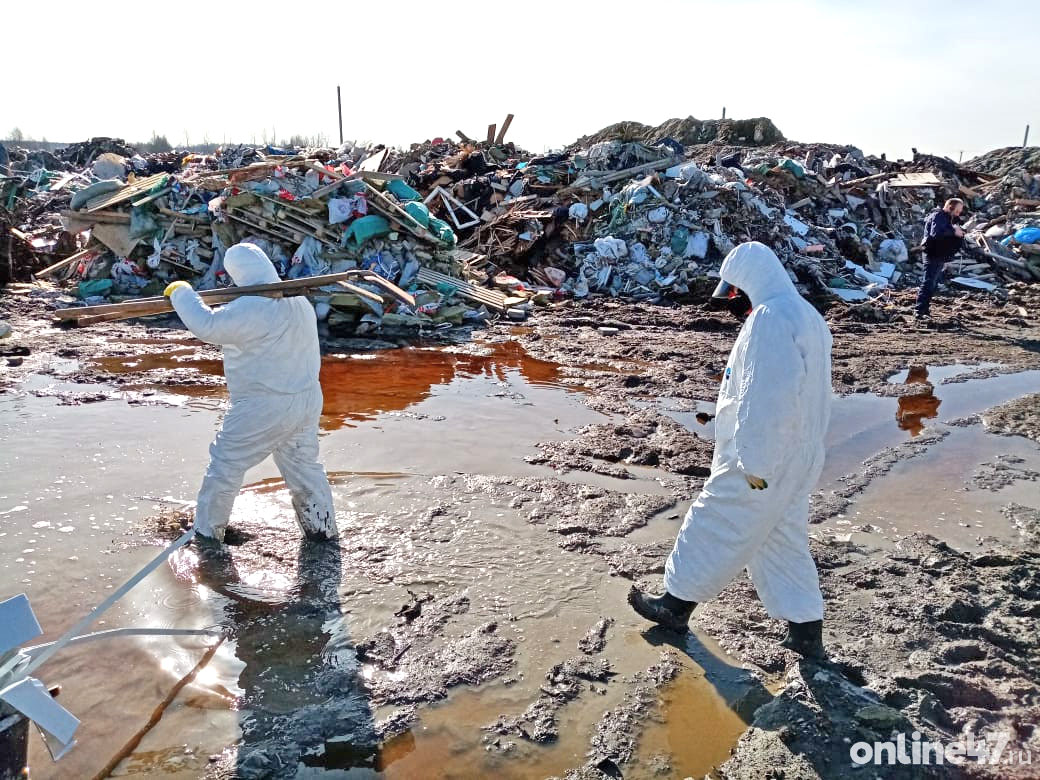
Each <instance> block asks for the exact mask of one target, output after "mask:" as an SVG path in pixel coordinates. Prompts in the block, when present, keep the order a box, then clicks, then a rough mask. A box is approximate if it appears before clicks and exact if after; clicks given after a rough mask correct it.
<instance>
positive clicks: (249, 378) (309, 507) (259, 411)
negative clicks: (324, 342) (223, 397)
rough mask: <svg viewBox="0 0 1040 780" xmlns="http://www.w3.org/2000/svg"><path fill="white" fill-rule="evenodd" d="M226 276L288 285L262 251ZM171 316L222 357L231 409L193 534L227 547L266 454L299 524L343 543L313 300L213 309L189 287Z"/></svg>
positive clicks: (233, 263)
mask: <svg viewBox="0 0 1040 780" xmlns="http://www.w3.org/2000/svg"><path fill="white" fill-rule="evenodd" d="M224 268H225V270H227V272H228V273H229V274H231V278H232V279H233V280H234V282H235V284H237V285H238V286H240V287H245V286H249V285H254V284H271V283H274V282H278V281H280V280H279V278H278V273H277V271H275V268H274V265H272V264H271V261H270V260H269V259H268V257H267V255H266V254H264V252H263V250H262V249H260V248H259V247H258V246H256V245H255V244H246V243H243V244H236V245H235V246H233V247H231V248H230V249H228V250H227V252H226V253H225V254H224ZM165 294H166V295H167V296H169V298H170V302H171V303H172V304H173V308H174V309H176V311H177V314H179V315H180V318H181V320H182V321H183V322H184V324H185V325H186V326H187V327H188V329H189V330H190V331H191V332H192V333H194V334H195V335H196V336H197V337H198V338H200V339H202V340H203V341H207V342H209V343H211V344H219V345H220V346H221V347H223V351H224V376H225V378H226V379H227V387H228V394H229V395H230V397H231V407H230V409H228V411H227V414H225V415H224V421H223V424H222V425H221V428H220V431H219V432H218V433H217V437H216V439H214V441H213V443H212V444H211V445H210V448H209V452H210V463H209V468H207V469H206V475H205V477H204V478H203V480H202V488H201V489H200V490H199V497H198V505H197V507H196V509H195V531H196V533H197V534H200V535H202V536H204V537H208V538H210V539H213V540H216V541H218V542H223V540H224V532H225V531H226V529H227V525H228V521H229V519H230V517H231V508H232V506H233V504H234V502H235V496H237V495H238V491H239V488H240V487H241V486H242V480H243V479H244V478H245V473H246V471H247V470H249V469H250V468H252V467H253V466H256V465H257V464H259V463H260V462H261V461H262V460H264V458H266V457H267V456H268V455H273V456H274V462H275V464H276V465H277V466H278V470H279V471H280V472H281V473H282V477H284V478H285V483H286V485H287V486H288V487H289V490H290V492H291V493H292V502H293V507H294V509H295V511H296V519H297V522H298V523H299V525H300V528H301V529H302V530H303V532H304V533H305V534H306V535H307V536H308V537H309V538H311V539H332V538H335V537H336V535H337V529H336V516H335V511H334V509H333V505H332V490H331V488H330V487H329V480H328V477H327V476H326V474H325V469H324V468H323V467H322V465H321V464H320V463H319V462H318V421H319V418H320V416H321V408H322V394H321V385H320V384H319V383H318V371H319V370H320V368H321V353H320V350H319V347H318V325H317V318H316V317H315V314H314V309H313V307H312V306H311V304H310V303H309V302H308V301H307V299H306V298H304V297H301V296H296V297H288V298H267V297H263V296H257V295H246V296H242V297H240V298H236V299H235V300H233V301H231V302H230V303H228V304H227V305H225V306H221V307H220V308H218V309H211V308H210V307H209V306H207V305H206V304H205V303H204V302H203V300H202V298H201V297H200V296H199V295H198V293H196V292H195V291H194V290H193V289H192V288H191V285H189V284H188V283H187V282H174V283H173V284H171V285H170V286H169V287H167V288H166V292H165Z"/></svg>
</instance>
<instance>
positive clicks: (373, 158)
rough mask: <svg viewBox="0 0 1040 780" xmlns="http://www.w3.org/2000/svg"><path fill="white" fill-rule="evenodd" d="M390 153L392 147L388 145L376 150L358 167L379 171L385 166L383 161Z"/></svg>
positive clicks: (362, 169) (364, 169) (361, 169)
mask: <svg viewBox="0 0 1040 780" xmlns="http://www.w3.org/2000/svg"><path fill="white" fill-rule="evenodd" d="M389 153H390V149H389V147H387V148H385V149H383V150H382V151H380V152H376V153H375V154H373V155H369V156H368V157H367V158H365V160H364V161H363V162H362V163H361V164H360V165H359V166H358V167H357V169H358V171H378V170H379V169H380V168H381V167H382V166H383V163H384V162H386V157H387V155H388V154H389Z"/></svg>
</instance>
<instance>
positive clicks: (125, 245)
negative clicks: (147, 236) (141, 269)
mask: <svg viewBox="0 0 1040 780" xmlns="http://www.w3.org/2000/svg"><path fill="white" fill-rule="evenodd" d="M90 235H91V236H92V237H94V238H96V239H97V240H98V241H100V242H101V243H102V244H104V245H105V246H107V247H108V248H109V249H111V250H112V251H113V252H115V253H116V254H117V255H118V256H119V257H129V256H130V253H131V252H133V251H134V249H136V248H137V245H138V244H139V243H141V239H139V238H132V237H131V236H130V228H129V227H128V226H126V225H110V224H107V223H104V224H101V225H95V226H94V227H93V228H92V229H91V231H90Z"/></svg>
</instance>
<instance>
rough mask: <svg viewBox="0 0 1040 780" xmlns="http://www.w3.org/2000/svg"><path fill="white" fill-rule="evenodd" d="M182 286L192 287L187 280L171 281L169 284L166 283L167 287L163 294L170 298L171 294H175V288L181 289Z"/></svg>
mask: <svg viewBox="0 0 1040 780" xmlns="http://www.w3.org/2000/svg"><path fill="white" fill-rule="evenodd" d="M182 287H184V288H186V289H188V290H190V289H191V285H190V284H188V283H187V282H180V281H178V282H170V283H169V284H168V285H166V289H165V290H163V295H165V296H166V297H167V298H169V297H170V296H171V295H173V291H174V290H179V289H181V288H182Z"/></svg>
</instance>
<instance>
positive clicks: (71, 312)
mask: <svg viewBox="0 0 1040 780" xmlns="http://www.w3.org/2000/svg"><path fill="white" fill-rule="evenodd" d="M367 274H368V272H367V271H359V270H353V271H344V272H342V273H338V274H325V275H323V276H303V277H300V278H299V279H289V280H287V281H283V282H272V283H270V284H254V285H249V286H247V287H225V288H222V289H219V290H200V291H199V297H200V298H202V300H203V301H205V302H206V303H227V302H228V301H233V300H234V299H235V298H241V297H242V296H243V295H262V294H265V293H289V294H301V293H299V292H298V291H300V290H315V289H318V288H319V287H328V286H330V285H334V284H336V283H338V282H342V281H346V280H348V279H352V278H356V277H357V276H359V275H367ZM163 304H165V305H166V306H167V308H166V309H165V311H173V307H172V306H170V305H169V299H168V298H166V297H165V296H162V295H153V296H151V297H148V298H136V299H133V300H129V301H123V302H122V303H102V304H99V305H97V306H77V307H72V308H68V309H58V310H57V311H56V312H55V316H56V317H57V318H58V319H59V320H76V319H79V318H80V317H88V316H92V315H95V314H112V313H114V312H120V311H129V310H134V309H135V308H136V309H147V308H154V307H155V306H158V305H163ZM155 313H157V314H159V313H162V312H161V311H156V312H155Z"/></svg>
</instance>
